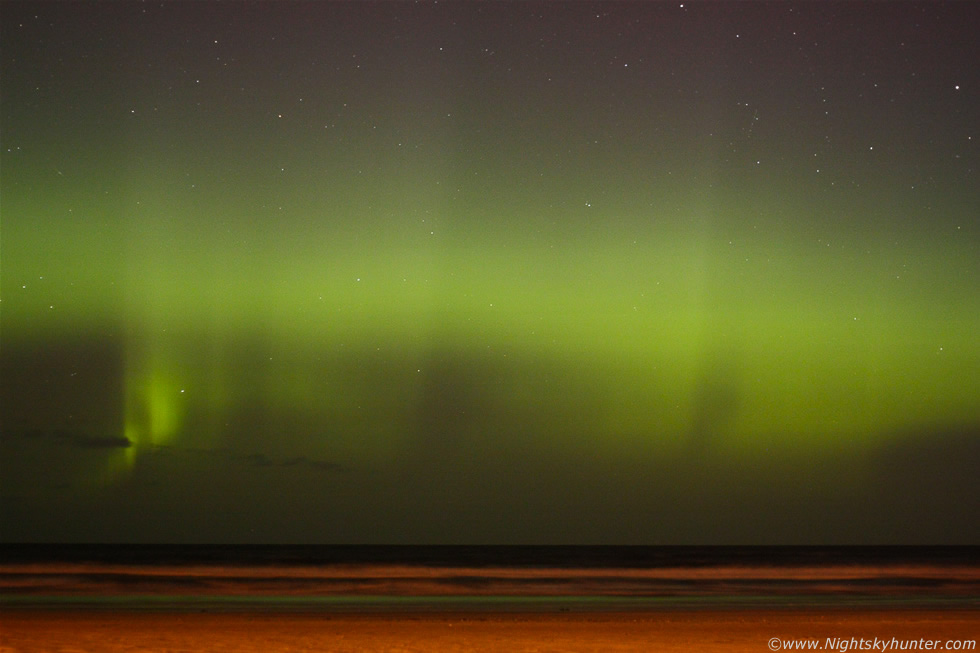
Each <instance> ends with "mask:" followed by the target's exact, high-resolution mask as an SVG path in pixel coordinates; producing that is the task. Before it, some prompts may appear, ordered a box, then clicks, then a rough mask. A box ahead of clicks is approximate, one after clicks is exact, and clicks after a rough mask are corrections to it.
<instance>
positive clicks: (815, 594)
mask: <svg viewBox="0 0 980 653" xmlns="http://www.w3.org/2000/svg"><path fill="white" fill-rule="evenodd" d="M848 605H850V606H900V607H911V608H954V607H955V608H967V609H970V608H975V607H980V547H973V546H969V547H755V546H723V547H701V546H678V547H673V546H666V547H665V546H376V545H365V546H353V545H345V546H319V545H302V546H294V545H268V546H256V545H170V544H146V545H129V544H3V545H0V607H3V608H5V609H17V608H45V607H50V608H57V609H64V608H68V607H70V608H72V609H76V608H77V609H90V608H91V609H100V608H101V609H112V610H232V611H233V610H254V609H261V610H263V611H270V610H272V611H324V612H332V611H335V612H345V611H356V612H370V611H373V610H378V611H392V610H394V611H433V610H437V611H444V610H462V611H466V610H475V611H485V610H488V609H492V610H495V611H602V610H614V611H622V610H657V609H661V608H668V609H674V608H678V607H682V608H692V609H697V608H699V607H706V608H711V609H717V608H720V607H752V608H781V607H790V608H791V607H801V606H803V607H805V606H811V607H821V606H838V607H840V606H848Z"/></svg>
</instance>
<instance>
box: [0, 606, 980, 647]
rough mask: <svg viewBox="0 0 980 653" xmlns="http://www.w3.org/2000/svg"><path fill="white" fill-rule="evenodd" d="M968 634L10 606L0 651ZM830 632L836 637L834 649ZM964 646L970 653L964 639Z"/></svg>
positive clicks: (627, 619)
mask: <svg viewBox="0 0 980 653" xmlns="http://www.w3.org/2000/svg"><path fill="white" fill-rule="evenodd" d="M978 631H980V614H978V612H977V611H975V610H962V609H958V610H931V609H927V610H908V609H849V610H838V609H764V610H758V609H754V610H753V609H732V610H717V609H710V610H697V609H690V610H656V611H643V612H572V613H563V612H558V613H535V612H439V613H405V612H402V613H370V614H364V613H362V614H336V613H275V612H257V611H247V612H217V613H215V612H145V611H105V610H91V611H84V610H79V611H62V610H33V609H8V610H4V611H2V612H0V651H3V653H14V652H17V653H28V652H33V651H51V652H53V653H54V652H64V653H68V652H72V653H80V652H83V651H85V652H88V651H92V652H96V651H99V652H104V653H124V652H125V653H134V652H136V651H142V652H147V651H156V652H176V651H214V652H232V651H236V652H243V653H244V652H252V651H254V652H259V651H262V652H271V651H310V652H312V651H336V652H345V651H351V652H354V651H401V652H408V651H419V652H422V651H447V652H448V651H460V652H462V651H566V652H573V651H574V652H582V653H585V652H593V651H595V652H598V651H652V650H657V651H695V650H697V651H706V652H711V651H767V650H780V649H781V650H789V649H790V648H791V646H790V645H787V644H785V643H784V641H796V640H805V639H811V640H817V642H818V644H817V645H816V647H815V648H814V650H859V649H860V646H859V645H858V644H859V640H861V639H864V640H866V641H867V642H868V645H867V648H866V649H865V650H871V642H872V641H873V640H874V639H875V638H877V639H878V640H880V641H891V640H892V638H895V639H896V640H898V641H902V642H908V641H910V640H915V641H917V642H919V640H922V642H920V644H924V642H925V641H938V642H939V644H938V645H935V646H933V650H949V649H950V648H951V647H952V646H955V645H957V644H950V645H949V646H947V642H949V641H950V640H956V641H957V642H958V641H960V640H976V638H977V634H978ZM772 638H777V639H778V640H781V641H780V642H779V643H778V649H774V648H772V647H771V646H770V640H772ZM828 638H829V639H830V640H831V641H828ZM852 638H854V639H853V640H852ZM833 640H840V641H839V642H838V644H837V645H834V643H833ZM972 646H973V650H976V645H975V643H974V644H973V645H972ZM907 648H908V647H907ZM920 648H925V647H924V646H920ZM963 648H964V649H965V650H970V644H969V643H968V642H967V643H966V644H965V646H964V647H963ZM878 650H880V649H878Z"/></svg>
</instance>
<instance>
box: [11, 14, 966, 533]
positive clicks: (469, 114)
mask: <svg viewBox="0 0 980 653" xmlns="http://www.w3.org/2000/svg"><path fill="white" fill-rule="evenodd" d="M978 25H980V5H978V4H976V3H969V2H961V3H942V2H923V3H901V2H891V3H857V2H854V3H836V2H811V3H798V2H779V3H763V2H745V3H737V2H722V3H710V2H623V3H615V2H607V3H589V2H548V3H543V2H513V3H498V2H466V3H464V2H455V3H454V2H448V3H435V2H431V3H430V2H424V3H418V4H416V3H408V2H405V3H398V2H388V3H371V2H357V3H327V2H317V3H314V2H257V3H245V2H222V3H218V2H162V3H160V2H156V3H135V2H134V3H87V2H75V3H38V2H29V3H17V2H4V3H3V4H2V5H0V29H2V38H0V43H2V45H0V57H2V62H0V65H2V69H0V85H2V87H0V129H2V132H0V137H2V152H0V165H2V167H0V172H2V175H0V210H2V223H0V226H2V240H0V246H2V251H0V258H2V278H0V282H2V286H0V291H2V347H0V363H2V369H0V372H2V378H0V402H2V403H0V415H2V437H0V465H2V467H0V538H2V539H4V540H7V541H15V540H56V541H69V542H71V541H166V542H297V543H300V542H304V543H305V542H310V543H316V542H324V543H619V544H757V543H807V544H832V543H857V544H861V543H975V542H976V541H977V538H978V536H980V526H978V524H980V520H978V519H977V499H976V498H977V496H980V481H978V475H977V473H976V471H977V470H978V469H980V401H978V388H980V340H978V338H977V333H978V332H980V293H978V288H980V183H978V181H980V180H978V164H980V149H978V145H980V128H978V126H980V73H978V68H977V64H976V62H977V61H980V40H978V39H977V36H976V29H977V26H978Z"/></svg>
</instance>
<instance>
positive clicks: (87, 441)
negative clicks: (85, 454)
mask: <svg viewBox="0 0 980 653" xmlns="http://www.w3.org/2000/svg"><path fill="white" fill-rule="evenodd" d="M71 442H72V444H73V445H74V446H76V447H83V448H85V449H127V448H129V447H131V446H133V443H132V442H130V440H129V438H127V437H125V436H113V435H107V436H92V435H82V434H80V435H76V436H75V437H74V439H73V440H72V441H71Z"/></svg>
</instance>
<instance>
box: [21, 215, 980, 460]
mask: <svg viewBox="0 0 980 653" xmlns="http://www.w3.org/2000/svg"><path fill="white" fill-rule="evenodd" d="M145 210H147V211H149V210H150V209H149V208H146V209H145ZM160 210H161V213H160V217H159V218H158V220H156V221H155V220H153V219H147V218H146V216H144V222H143V223H144V224H149V225H154V224H157V225H158V226H159V229H160V230H158V231H157V232H152V231H151V232H148V233H141V234H136V237H135V238H134V239H133V241H132V244H131V247H130V256H129V257H128V259H126V261H125V264H124V265H123V266H121V268H122V269H121V270H119V272H120V276H121V279H120V283H121V284H122V285H125V287H126V288H127V291H126V294H125V299H124V300H123V302H122V305H123V306H124V309H123V311H122V315H121V316H120V315H119V314H118V313H119V309H118V308H116V306H117V304H118V300H117V299H112V298H111V296H110V299H112V301H111V302H110V303H108V304H106V303H105V302H103V303H102V304H101V305H99V304H100V301H101V298H100V296H98V295H91V296H89V297H83V298H81V299H79V298H76V300H75V301H76V302H78V303H79V305H83V306H86V307H87V308H86V310H88V311H91V312H92V313H93V314H94V315H99V316H101V319H102V320H109V321H115V320H119V318H120V317H121V318H122V320H121V321H123V322H124V323H126V324H127V325H128V326H127V327H126V330H125V338H126V341H127V349H126V351H127V354H126V362H125V374H126V379H125V387H126V393H127V397H126V400H125V401H126V410H125V413H126V418H125V421H126V426H125V433H126V436H127V437H128V438H129V439H130V440H132V441H133V442H135V443H136V445H137V448H139V447H143V446H147V445H160V444H166V443H173V442H184V443H186V444H191V443H196V444H198V445H200V444H207V445H212V444H216V443H222V442H227V441H229V440H230V439H233V438H235V437H236V431H239V430H241V429H246V430H262V429H266V430H276V429H278V428H280V427H282V425H283V424H287V425H288V424H290V423H292V424H293V426H292V427H282V428H293V429H295V430H296V431H297V432H298V433H299V434H300V435H297V436H292V437H294V438H297V439H295V440H290V439H289V438H287V439H286V441H285V442H284V443H283V445H282V446H283V447H284V449H285V450H288V451H289V452H291V453H298V452H301V451H307V452H308V451H309V450H310V448H311V447H312V449H313V450H314V453H315V454H316V455H319V456H323V457H325V458H331V459H341V460H355V461H381V460H393V459H396V458H397V457H398V456H400V455H404V454H405V452H406V451H408V450H411V448H412V447H417V446H419V438H420V437H422V438H423V440H424V435H423V431H425V430H427V429H429V430H431V429H432V428H439V427H438V424H437V426H436V427H433V424H430V423H429V422H428V421H427V420H430V419H434V420H436V422H438V420H439V416H438V413H439V411H447V412H449V413H452V412H454V411H457V410H458V411H461V412H464V413H466V417H465V418H464V419H462V421H455V422H454V421H453V420H449V422H450V423H451V424H452V426H447V427H446V428H453V429H460V430H462V431H465V432H466V435H465V437H466V438H468V441H471V442H481V441H485V440H486V439H488V438H494V439H497V440H503V441H505V442H516V441H517V440H519V439H520V438H522V437H527V434H526V433H522V431H524V430H530V431H533V432H534V436H533V440H534V441H535V442H537V443H538V444H539V445H540V446H541V447H543V448H544V449H545V450H547V449H548V448H550V447H553V446H555V445H556V444H560V445H563V446H568V447H571V448H572V449H574V448H581V447H592V446H602V447H614V448H616V449H618V450H621V451H629V450H632V449H642V450H647V449H649V450H654V451H660V452H663V453H667V452H671V451H673V452H683V451H686V450H688V449H689V448H690V447H691V446H692V442H697V441H699V440H704V441H705V442H707V443H709V444H710V446H711V450H712V451H724V452H727V453H728V454H729V455H731V454H735V453H741V454H742V455H747V456H754V455H771V453H772V447H774V446H775V447H776V448H790V449H794V450H799V451H809V452H813V453H819V452H827V453H833V452H834V451H839V450H841V449H842V448H855V447H857V448H861V447H864V446H868V445H871V444H873V443H874V442H875V441H876V440H878V439H880V438H882V437H886V436H887V435H888V434H894V433H900V432H903V431H907V430H909V429H911V428H915V427H916V426H918V425H921V424H929V423H958V422H963V423H968V422H971V421H973V420H975V419H976V417H977V415H976V402H975V395H974V392H973V389H974V388H975V387H977V385H978V382H980V378H978V371H977V370H978V369H980V366H978V364H977V363H978V359H980V345H978V344H977V341H976V338H975V332H976V328H977V326H978V325H977V317H976V316H977V315H980V301H978V298H977V296H976V293H975V287H974V286H973V285H972V283H971V282H970V279H971V278H975V268H976V262H975V258H974V257H973V255H972V251H971V250H970V249H969V247H959V246H958V243H959V242H961V241H957V240H955V239H952V238H951V239H950V240H948V241H946V242H941V243H937V244H930V243H925V244H923V243H912V242H906V243H904V244H903V243H898V244H897V245H896V244H894V243H892V244H890V245H889V246H888V247H885V246H880V247H879V246H876V245H875V244H874V242H873V240H868V239H864V240H862V239H860V238H857V239H855V238H853V237H852V238H851V240H849V241H847V242H846V243H845V244H844V245H842V246H840V247H839V248H838V249H837V250H833V249H831V250H830V252H829V253H828V251H827V250H828V248H827V247H826V246H825V245H824V244H823V243H814V242H808V241H806V240H805V239H804V238H803V237H802V234H800V233H793V232H789V233H786V232H783V233H781V234H779V235H778V236H773V235H770V231H768V228H764V229H763V233H762V234H760V233H759V230H758V229H753V230H749V231H747V230H745V229H743V228H741V227H738V226H733V227H727V228H726V229H724V230H723V229H722V227H721V226H720V225H719V226H717V227H716V229H715V231H716V232H721V233H718V234H716V235H712V234H710V233H707V234H706V233H705V230H703V229H700V230H687V231H685V230H678V229H674V230H668V229H657V228H645V229H637V230H634V232H633V233H631V234H628V235H626V234H623V233H618V234H617V233H612V234H609V235H605V236H598V237H592V238H585V237H581V236H575V235H557V234H550V237H544V236H539V235H537V237H534V238H531V237H528V234H527V233H524V232H522V231H520V230H515V229H510V230H507V229H503V230H498V231H497V232H495V233H492V234H491V233H481V232H480V231H479V230H478V229H477V230H470V231H462V232H459V231H457V232H456V233H455V234H453V233H452V232H451V230H450V234H449V235H446V236H441V237H440V236H439V235H436V234H428V233H426V234H425V235H424V236H418V237H417V238H416V239H415V240H409V241H408V242H404V241H402V240H399V239H392V238H386V237H384V236H382V235H379V234H369V233H364V234H355V236H353V237H350V238H349V239H348V240H342V241H341V242H332V241H329V240H328V239H326V237H320V236H318V227H315V226H311V227H308V228H306V230H305V231H303V230H301V232H302V235H303V236H304V237H302V238H301V237H299V236H298V235H297V234H295V233H287V234H285V235H283V236H276V235H269V234H266V237H267V238H266V240H262V241H259V242H257V243H253V244H251V245H249V246H248V247H245V246H244V245H242V244H241V243H239V242H237V241H236V240H235V239H233V238H229V237H227V235H224V236H223V237H222V235H221V234H219V233H218V229H217V228H216V227H209V226H207V224H211V223H207V224H206V225H205V227H204V229H205V233H203V234H201V233H200V232H199V230H197V229H193V230H192V229H186V230H184V229H182V228H181V227H180V225H176V226H175V227H174V228H173V229H171V230H169V231H168V230H164V226H163V217H162V216H164V215H165V214H164V213H163V212H162V209H160ZM629 221H634V222H638V220H637V219H636V218H635V216H633V217H630V218H629V219H628V220H626V222H629ZM614 222H615V220H614ZM213 224H221V220H215V221H214V223H213ZM310 224H311V225H316V224H317V221H315V220H311V221H310ZM211 229H214V231H213V232H212V231H209V230H211ZM280 239H285V242H283V241H282V240H280ZM372 239H373V240H372ZM86 302H91V303H90V304H87V303H86ZM25 310H27V316H28V321H32V322H36V323H38V324H41V325H49V326H50V328H52V329H54V330H55V331H56V332H57V331H59V330H62V329H65V328H67V327H65V326H61V324H62V323H61V322H54V323H52V322H46V321H45V317H46V315H47V313H46V312H45V307H43V306H40V305H38V306H33V307H25ZM80 317H82V318H84V314H82V315H80ZM70 323H71V322H70V320H69V321H68V322H66V323H65V324H70ZM460 384H461V385H463V386H465V393H464V395H465V396H454V395H452V393H451V392H449V388H450V387H451V386H455V385H460ZM442 395H449V398H446V397H443V396H442ZM427 411H433V415H431V416H427V415H425V413H427ZM263 420H264V421H263ZM600 442H601V443H602V444H597V443H600ZM290 447H292V449H290Z"/></svg>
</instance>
